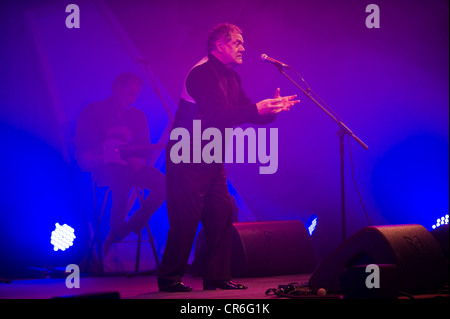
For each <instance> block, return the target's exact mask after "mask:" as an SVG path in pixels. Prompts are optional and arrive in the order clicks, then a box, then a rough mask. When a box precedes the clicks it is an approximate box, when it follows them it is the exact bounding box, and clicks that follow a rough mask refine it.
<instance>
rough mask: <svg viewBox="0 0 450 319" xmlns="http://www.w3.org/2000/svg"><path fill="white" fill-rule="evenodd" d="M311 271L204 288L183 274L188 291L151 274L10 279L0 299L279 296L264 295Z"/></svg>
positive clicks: (0, 291)
mask: <svg viewBox="0 0 450 319" xmlns="http://www.w3.org/2000/svg"><path fill="white" fill-rule="evenodd" d="M309 277H310V275H287V276H275V277H260V278H237V279H234V281H236V282H239V283H243V284H246V285H247V286H248V287H249V288H248V289H246V290H238V291H234V290H213V291H204V290H203V288H202V278H201V277H193V276H191V275H186V276H185V277H184V279H183V282H184V283H185V284H187V285H189V286H191V287H192V288H193V290H192V291H191V292H189V293H162V292H159V291H158V287H157V279H156V276H154V275H144V276H142V275H138V276H132V277H128V276H126V275H107V276H103V277H100V276H81V277H80V287H79V288H67V287H66V280H65V278H56V279H55V278H44V279H27V280H12V281H11V282H10V283H1V284H0V299H51V298H56V297H66V296H80V295H90V294H103V293H112V292H115V293H118V294H119V296H120V298H121V299H273V298H276V299H278V298H279V297H278V296H274V295H273V294H271V295H269V296H268V295H266V294H265V293H266V291H267V290H268V289H270V288H278V285H286V284H289V283H292V282H297V283H303V282H307V281H308V280H309Z"/></svg>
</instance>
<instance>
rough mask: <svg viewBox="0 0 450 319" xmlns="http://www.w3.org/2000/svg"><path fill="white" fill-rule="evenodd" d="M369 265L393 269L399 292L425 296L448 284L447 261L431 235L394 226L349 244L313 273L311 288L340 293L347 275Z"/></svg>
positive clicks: (377, 228)
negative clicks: (342, 281)
mask: <svg viewBox="0 0 450 319" xmlns="http://www.w3.org/2000/svg"><path fill="white" fill-rule="evenodd" d="M369 264H376V265H394V266H395V268H396V281H397V283H396V284H397V287H398V289H399V290H400V291H405V292H410V293H415V292H424V291H427V290H430V289H436V288H442V287H443V286H445V285H446V284H447V282H448V268H447V266H446V260H445V257H444V255H443V253H442V250H441V247H440V246H439V244H438V242H437V241H436V240H435V239H434V237H433V236H432V235H431V233H430V232H429V231H428V230H426V229H425V228H424V227H423V226H421V225H392V226H370V227H366V228H363V229H361V230H360V231H359V232H357V233H356V234H355V235H353V236H352V237H351V238H349V239H348V240H346V241H345V242H344V243H343V244H342V245H341V246H340V247H339V248H337V249H336V250H335V251H334V252H333V253H332V254H331V255H330V256H329V257H328V258H327V259H326V260H325V261H324V262H323V263H321V264H320V265H319V267H318V268H317V269H316V270H315V271H314V273H313V275H312V276H311V278H310V281H309V285H310V288H311V289H313V290H317V289H319V288H325V289H326V290H327V291H328V292H341V291H342V287H341V285H340V284H341V283H340V282H339V278H340V277H341V278H342V275H343V274H344V272H346V271H347V270H349V269H350V268H352V267H355V266H358V265H369ZM369 274H370V273H367V276H369ZM381 276H382V272H381V275H380V285H382V284H383V278H381ZM344 277H345V276H344ZM348 284H349V283H345V285H346V286H347V287H348ZM355 285H360V283H355Z"/></svg>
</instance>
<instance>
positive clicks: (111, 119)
mask: <svg viewBox="0 0 450 319" xmlns="http://www.w3.org/2000/svg"><path fill="white" fill-rule="evenodd" d="M142 86H143V81H142V79H141V78H140V77H139V76H138V75H137V74H134V73H130V72H125V73H121V74H119V75H118V76H117V78H116V79H115V80H114V82H113V85H112V94H111V96H109V97H108V98H107V99H105V100H103V101H99V102H94V103H91V104H89V105H87V106H86V107H85V108H84V109H83V110H82V112H81V114H80V116H79V119H78V122H77V126H76V130H75V138H74V143H75V147H76V158H77V162H78V165H79V166H80V168H81V169H82V170H83V171H89V172H91V173H92V178H93V179H94V180H95V181H97V183H98V184H99V185H102V186H109V187H111V192H112V206H111V218H110V231H109V234H108V236H107V238H106V240H105V242H104V245H103V252H104V255H105V256H106V255H107V253H108V251H109V248H110V247H111V245H112V244H113V243H115V242H119V241H121V240H122V239H123V238H124V237H125V236H127V235H128V234H129V233H130V232H132V231H133V232H136V233H139V232H140V231H141V230H142V229H143V227H145V225H146V224H147V223H148V220H149V219H150V217H151V216H152V214H153V213H154V212H155V211H156V210H157V209H158V208H159V207H160V206H161V204H162V203H163V202H164V201H165V199H166V192H165V176H164V174H163V173H161V172H160V171H159V170H158V169H156V168H155V167H152V166H149V165H148V164H147V162H148V160H149V159H150V155H151V151H152V150H153V149H158V148H159V149H163V148H164V145H159V144H150V132H149V128H148V122H147V117H146V115H145V113H144V112H142V111H141V110H139V109H137V108H136V107H134V106H132V104H133V103H134V102H135V101H136V99H137V97H138V95H139V94H140V92H141V90H142ZM135 186H138V187H142V188H145V189H149V190H150V194H149V196H148V197H147V198H146V199H145V200H144V203H141V208H140V209H139V210H138V211H136V212H135V213H134V214H133V215H132V216H131V217H130V218H129V219H128V220H126V218H127V215H128V212H127V211H126V208H127V199H128V195H129V193H130V191H131V190H132V188H133V187H135Z"/></svg>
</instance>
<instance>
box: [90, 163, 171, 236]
mask: <svg viewBox="0 0 450 319" xmlns="http://www.w3.org/2000/svg"><path fill="white" fill-rule="evenodd" d="M92 174H93V178H94V179H95V180H96V181H97V182H98V183H99V184H100V186H109V187H111V193H112V205H111V218H110V235H111V236H113V238H115V241H120V240H122V239H123V238H124V237H125V236H127V235H128V234H129V233H130V232H135V233H139V232H140V231H141V230H142V229H143V228H144V227H145V225H146V224H147V223H148V221H149V219H150V217H151V216H152V214H153V213H154V212H155V211H156V210H157V209H158V208H159V207H160V206H161V205H162V204H163V203H164V201H165V199H166V185H165V183H166V181H165V176H164V174H163V173H161V172H160V171H159V170H158V169H156V168H155V167H151V166H144V168H143V169H141V170H140V171H134V170H132V169H131V168H130V167H129V166H127V165H122V164H119V163H108V164H105V165H103V166H101V167H98V168H97V169H96V170H95V171H93V172H92ZM133 187H140V188H144V189H148V190H150V194H149V195H148V196H147V198H146V199H145V200H144V202H143V203H140V204H141V207H140V209H139V210H137V211H136V212H135V213H134V214H133V215H132V216H131V217H130V218H129V219H128V220H127V214H128V212H127V211H126V207H127V201H128V195H129V193H130V191H131V190H132V189H133Z"/></svg>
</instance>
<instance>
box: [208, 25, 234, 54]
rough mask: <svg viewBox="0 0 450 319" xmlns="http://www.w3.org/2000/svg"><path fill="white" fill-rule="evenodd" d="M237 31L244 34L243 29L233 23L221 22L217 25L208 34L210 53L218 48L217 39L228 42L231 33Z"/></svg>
mask: <svg viewBox="0 0 450 319" xmlns="http://www.w3.org/2000/svg"><path fill="white" fill-rule="evenodd" d="M233 32H237V33H240V34H242V30H241V29H240V28H239V27H238V26H235V25H233V24H231V23H220V24H218V25H217V26H215V27H214V28H213V29H212V30H211V32H210V33H209V36H208V42H207V49H208V53H209V52H211V51H213V50H214V49H215V48H216V41H218V40H223V41H225V42H228V41H230V40H231V34H232V33H233Z"/></svg>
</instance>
